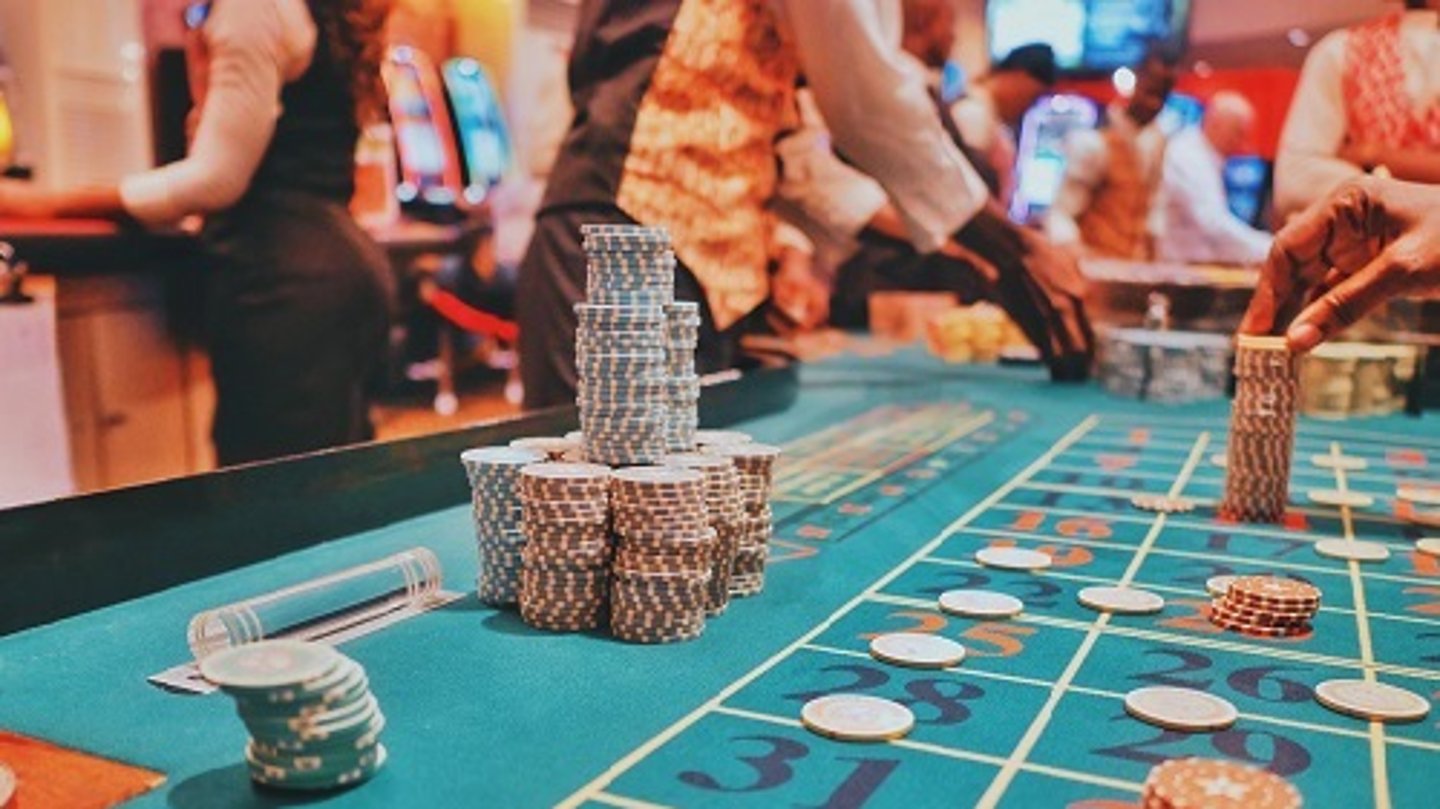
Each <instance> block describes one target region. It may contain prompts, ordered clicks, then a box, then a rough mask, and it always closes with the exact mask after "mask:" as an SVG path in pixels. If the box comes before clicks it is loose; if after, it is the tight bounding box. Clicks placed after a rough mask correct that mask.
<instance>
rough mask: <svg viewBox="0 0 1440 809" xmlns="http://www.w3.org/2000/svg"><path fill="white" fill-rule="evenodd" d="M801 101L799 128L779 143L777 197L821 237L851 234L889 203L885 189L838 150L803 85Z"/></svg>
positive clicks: (835, 238)
mask: <svg viewBox="0 0 1440 809" xmlns="http://www.w3.org/2000/svg"><path fill="white" fill-rule="evenodd" d="M798 102H799V106H800V121H801V125H800V128H799V129H797V130H795V131H794V132H793V133H791V134H789V135H787V136H786V137H784V138H781V139H780V140H779V141H777V142H776V144H775V153H776V156H777V157H778V158H779V160H780V181H779V184H778V185H777V187H776V189H775V195H776V197H777V202H779V203H781V204H782V205H783V206H784V207H785V208H786V209H787V210H789V211H791V212H793V213H795V214H797V215H798V216H800V217H802V218H803V220H804V221H806V222H807V223H808V224H809V225H810V226H811V227H814V228H817V229H818V230H820V231H821V233H820V234H819V235H820V236H821V237H822V238H823V239H825V240H827V241H830V242H841V241H844V240H847V239H851V238H853V237H854V236H855V235H856V234H857V233H859V232H860V231H861V229H863V228H864V227H865V225H866V224H868V223H869V222H870V220H871V219H872V218H873V217H874V216H875V214H876V212H878V211H879V210H880V209H881V208H883V207H885V204H886V203H887V202H888V198H887V197H886V195H885V189H884V188H882V187H881V186H880V184H879V183H877V182H875V181H874V180H872V179H870V178H869V177H867V176H865V175H864V174H862V173H861V172H860V171H858V170H856V169H855V167H854V166H851V165H849V164H847V163H845V162H844V161H843V160H841V159H840V158H838V157H836V156H835V151H834V150H833V149H832V148H831V145H830V132H829V130H827V129H826V128H825V122H824V121H823V120H821V119H820V113H819V111H818V110H816V109H815V108H814V104H813V99H812V98H811V97H810V94H809V92H808V91H806V90H801V91H800V94H799V98H798Z"/></svg>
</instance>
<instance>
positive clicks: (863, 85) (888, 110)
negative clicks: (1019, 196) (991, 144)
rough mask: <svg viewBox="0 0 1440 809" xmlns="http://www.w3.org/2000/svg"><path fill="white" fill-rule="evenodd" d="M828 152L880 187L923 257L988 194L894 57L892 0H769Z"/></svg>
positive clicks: (915, 79)
mask: <svg viewBox="0 0 1440 809" xmlns="http://www.w3.org/2000/svg"><path fill="white" fill-rule="evenodd" d="M774 2H775V4H776V6H777V7H778V8H779V9H780V10H781V11H782V13H783V14H784V15H785V17H786V20H787V21H788V23H789V26H790V30H791V32H792V33H793V36H794V37H795V40H796V42H797V44H798V46H799V50H800V58H801V63H802V65H803V66H804V69H805V76H806V79H807V80H808V82H809V86H810V89H811V90H812V91H813V92H814V95H815V101H816V104H817V105H818V106H819V108H820V112H821V114H822V115H823V116H824V118H825V122H826V123H827V124H828V125H829V127H830V132H831V136H832V137H833V138H834V142H835V146H836V148H837V149H838V150H839V151H840V152H841V153H842V154H844V155H845V157H846V159H848V160H850V161H851V162H853V163H854V164H855V165H856V166H857V167H859V169H860V170H861V171H862V172H864V173H865V174H866V175H869V176H870V177H873V178H875V179H876V180H878V181H879V182H880V184H881V185H882V186H884V188H885V191H886V192H887V193H888V195H889V197H890V199H891V201H892V202H893V203H894V204H895V207H896V209H897V210H898V211H899V212H900V215H901V217H902V218H903V219H904V220H905V223H906V225H907V227H908V228H909V230H910V236H911V241H912V242H914V244H915V246H916V248H917V249H919V250H920V251H921V252H926V253H928V252H933V251H934V250H937V249H939V248H940V246H941V245H943V244H944V243H945V242H946V241H948V240H949V238H950V236H951V235H952V234H954V233H955V231H957V230H959V229H960V227H961V226H963V225H964V224H965V223H966V222H968V221H969V220H970V219H971V218H972V217H974V216H975V214H976V213H978V212H979V211H980V209H981V208H982V207H983V206H984V205H985V201H986V199H987V197H988V192H987V191H986V188H985V183H984V182H983V181H982V180H981V179H980V176H979V175H978V174H976V172H975V169H974V168H972V167H971V166H970V164H969V163H967V162H966V161H965V158H964V156H963V155H961V153H960V150H959V149H958V148H957V147H956V146H955V144H954V143H953V142H951V140H950V138H949V136H948V135H946V133H945V130H944V129H943V128H942V126H941V123H940V119H939V114H938V112H937V110H936V108H935V104H934V102H933V101H931V99H930V96H929V93H928V91H927V90H926V87H925V78H924V76H923V75H921V74H919V73H917V72H916V71H914V70H911V69H910V68H908V67H907V66H906V65H905V64H904V63H903V61H902V60H901V56H900V26H899V22H900V4H899V2H897V0H834V1H833V2H824V3H820V2H815V0H774Z"/></svg>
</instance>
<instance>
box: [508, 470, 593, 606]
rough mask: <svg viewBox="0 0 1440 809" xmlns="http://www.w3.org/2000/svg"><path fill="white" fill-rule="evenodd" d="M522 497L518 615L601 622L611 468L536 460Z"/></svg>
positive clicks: (523, 477) (523, 476)
mask: <svg viewBox="0 0 1440 809" xmlns="http://www.w3.org/2000/svg"><path fill="white" fill-rule="evenodd" d="M520 501H521V505H522V508H523V511H524V515H525V521H524V525H525V539H526V542H525V549H524V550H523V551H522V552H521V558H522V559H523V561H524V568H523V570H522V571H521V573H520V618H521V619H522V620H523V621H525V623H527V624H529V625H530V626H533V627H535V628H537V629H546V630H551V631H555V632H579V631H581V630H586V629H594V628H596V627H598V626H600V625H601V624H602V623H604V620H605V613H606V607H607V606H608V602H609V594H610V593H609V591H610V570H609V566H610V529H609V517H610V470H609V468H607V467H604V466H600V465H598V464H588V463H537V464H532V465H530V466H527V467H525V468H524V469H522V470H520Z"/></svg>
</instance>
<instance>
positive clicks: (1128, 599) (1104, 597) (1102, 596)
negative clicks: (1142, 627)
mask: <svg viewBox="0 0 1440 809" xmlns="http://www.w3.org/2000/svg"><path fill="white" fill-rule="evenodd" d="M1079 600H1080V603H1081V604H1084V605H1085V606H1087V607H1089V608H1090V609H1092V610H1099V611H1100V612H1114V613H1118V614H1120V615H1149V614H1151V613H1156V612H1159V611H1161V610H1163V609H1165V599H1164V598H1162V597H1160V596H1159V595H1157V594H1155V593H1152V592H1150V591H1149V590H1136V589H1134V588H1131V587H1086V588H1085V589H1083V590H1081V591H1080V595H1079Z"/></svg>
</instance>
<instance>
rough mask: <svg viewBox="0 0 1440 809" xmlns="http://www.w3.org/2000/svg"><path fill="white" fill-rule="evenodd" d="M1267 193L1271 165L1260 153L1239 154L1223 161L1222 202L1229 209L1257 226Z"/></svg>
mask: <svg viewBox="0 0 1440 809" xmlns="http://www.w3.org/2000/svg"><path fill="white" fill-rule="evenodd" d="M1269 194H1270V164H1269V163H1267V162H1266V161H1265V158H1263V157H1261V156H1259V155H1238V156H1236V157H1232V158H1230V159H1229V160H1226V161H1225V202H1226V203H1227V204H1228V205H1229V206H1230V212H1231V213H1233V214H1235V215H1236V216H1238V217H1239V218H1240V219H1241V220H1243V221H1245V222H1246V223H1248V224H1250V225H1254V226H1256V227H1259V226H1260V225H1261V224H1262V222H1261V220H1262V219H1263V218H1264V214H1265V207H1266V200H1267V198H1268V197H1269Z"/></svg>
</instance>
